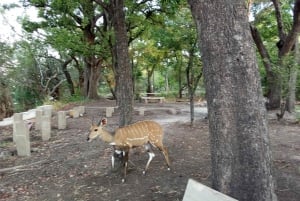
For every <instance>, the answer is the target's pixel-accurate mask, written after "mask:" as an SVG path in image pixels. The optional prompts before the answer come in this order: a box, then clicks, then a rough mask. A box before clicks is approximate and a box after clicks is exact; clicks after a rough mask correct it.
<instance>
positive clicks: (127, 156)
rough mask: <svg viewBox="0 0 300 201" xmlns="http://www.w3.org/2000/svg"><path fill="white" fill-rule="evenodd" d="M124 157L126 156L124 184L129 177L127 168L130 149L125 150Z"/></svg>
mask: <svg viewBox="0 0 300 201" xmlns="http://www.w3.org/2000/svg"><path fill="white" fill-rule="evenodd" d="M123 156H124V161H125V162H124V177H123V179H122V182H123V183H124V182H125V179H126V176H127V168H128V159H129V148H125V149H124V150H123Z"/></svg>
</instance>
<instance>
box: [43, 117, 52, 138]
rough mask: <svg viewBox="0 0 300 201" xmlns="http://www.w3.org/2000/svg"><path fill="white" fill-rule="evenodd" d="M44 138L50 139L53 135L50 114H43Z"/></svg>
mask: <svg viewBox="0 0 300 201" xmlns="http://www.w3.org/2000/svg"><path fill="white" fill-rule="evenodd" d="M41 130H42V140H43V141H48V140H49V139H50V137H51V117H50V116H48V115H43V116H42V127H41Z"/></svg>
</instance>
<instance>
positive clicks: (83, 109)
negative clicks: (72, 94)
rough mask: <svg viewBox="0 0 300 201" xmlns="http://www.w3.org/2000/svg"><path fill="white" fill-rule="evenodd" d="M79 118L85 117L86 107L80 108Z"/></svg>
mask: <svg viewBox="0 0 300 201" xmlns="http://www.w3.org/2000/svg"><path fill="white" fill-rule="evenodd" d="M78 111H79V116H83V114H84V113H85V107H84V106H78Z"/></svg>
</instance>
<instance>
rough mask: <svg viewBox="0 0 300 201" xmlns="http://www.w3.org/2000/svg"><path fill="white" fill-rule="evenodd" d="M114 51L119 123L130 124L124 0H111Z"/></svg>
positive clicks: (129, 90)
mask: <svg viewBox="0 0 300 201" xmlns="http://www.w3.org/2000/svg"><path fill="white" fill-rule="evenodd" d="M111 6H112V9H113V10H112V11H113V12H112V16H113V18H112V19H113V28H114V33H115V48H116V49H115V50H116V51H115V53H116V66H115V68H116V69H115V70H116V96H117V105H118V107H119V110H120V117H119V125H120V126H121V127H122V126H124V125H128V124H130V122H131V121H132V111H133V83H132V80H133V79H132V77H133V75H132V68H131V65H130V59H129V53H128V38H127V29H126V23H125V13H124V10H123V9H124V0H111Z"/></svg>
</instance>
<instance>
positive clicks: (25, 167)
mask: <svg viewBox="0 0 300 201" xmlns="http://www.w3.org/2000/svg"><path fill="white" fill-rule="evenodd" d="M45 161H46V160H41V161H37V162H34V163H30V164H28V165H18V166H14V167H9V168H3V169H0V173H2V172H11V171H13V172H19V171H26V170H30V168H28V167H30V166H34V165H37V164H41V163H43V162H45Z"/></svg>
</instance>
